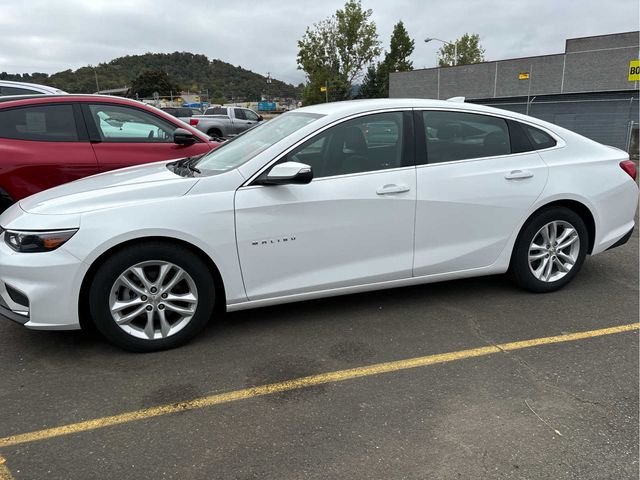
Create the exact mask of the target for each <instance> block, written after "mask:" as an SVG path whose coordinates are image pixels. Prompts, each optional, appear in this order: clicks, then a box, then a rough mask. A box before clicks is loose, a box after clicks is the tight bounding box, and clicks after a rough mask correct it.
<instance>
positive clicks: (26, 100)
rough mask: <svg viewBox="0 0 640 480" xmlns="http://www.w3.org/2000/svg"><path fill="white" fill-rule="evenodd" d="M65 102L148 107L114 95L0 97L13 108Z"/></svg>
mask: <svg viewBox="0 0 640 480" xmlns="http://www.w3.org/2000/svg"><path fill="white" fill-rule="evenodd" d="M60 100H63V101H65V102H92V101H93V102H95V101H105V100H106V101H107V102H108V103H125V104H129V105H146V104H145V103H144V102H140V101H138V100H134V99H133V98H124V97H115V96H113V95H90V94H84V93H64V94H55V95H8V96H4V97H0V103H7V102H11V103H12V106H13V103H14V102H15V103H16V105H21V104H33V103H51V102H59V101H60Z"/></svg>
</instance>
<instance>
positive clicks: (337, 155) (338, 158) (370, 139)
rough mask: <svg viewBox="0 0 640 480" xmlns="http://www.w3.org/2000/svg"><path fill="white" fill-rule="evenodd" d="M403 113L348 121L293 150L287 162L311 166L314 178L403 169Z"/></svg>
mask: <svg viewBox="0 0 640 480" xmlns="http://www.w3.org/2000/svg"><path fill="white" fill-rule="evenodd" d="M402 132H403V114H402V112H389V113H377V114H373V115H367V116H364V117H358V118H355V119H353V120H347V121H346V122H342V123H340V124H339V125H336V126H334V127H331V128H329V129H327V130H325V131H324V132H322V133H320V134H318V135H316V136H314V137H313V138H311V139H309V140H307V141H306V142H305V143H303V144H302V145H300V146H299V147H298V148H296V149H294V150H292V151H291V152H290V153H289V154H288V155H287V156H286V158H285V161H294V162H300V163H304V164H306V165H310V166H311V168H312V169H313V176H314V178H322V177H331V176H335V175H346V174H350V173H362V172H373V171H376V170H385V169H389V168H398V167H401V166H403V158H402V153H403V135H402Z"/></svg>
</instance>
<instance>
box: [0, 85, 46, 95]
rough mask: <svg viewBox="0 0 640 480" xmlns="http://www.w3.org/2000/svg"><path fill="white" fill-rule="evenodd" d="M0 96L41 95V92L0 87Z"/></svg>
mask: <svg viewBox="0 0 640 480" xmlns="http://www.w3.org/2000/svg"><path fill="white" fill-rule="evenodd" d="M0 95H42V92H38V91H36V90H31V89H29V88H18V87H0Z"/></svg>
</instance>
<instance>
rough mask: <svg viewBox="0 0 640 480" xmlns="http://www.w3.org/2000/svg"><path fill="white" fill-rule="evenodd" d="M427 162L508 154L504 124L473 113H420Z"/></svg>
mask: <svg viewBox="0 0 640 480" xmlns="http://www.w3.org/2000/svg"><path fill="white" fill-rule="evenodd" d="M422 114H423V119H424V124H425V134H426V139H427V161H428V163H440V162H452V161H455V160H467V159H471V158H482V157H493V156H496V155H507V154H509V153H511V146H510V142H509V130H508V128H507V122H506V121H505V120H503V119H501V118H497V117H490V116H488V115H478V114H475V113H462V112H445V111H424V112H423V113H422Z"/></svg>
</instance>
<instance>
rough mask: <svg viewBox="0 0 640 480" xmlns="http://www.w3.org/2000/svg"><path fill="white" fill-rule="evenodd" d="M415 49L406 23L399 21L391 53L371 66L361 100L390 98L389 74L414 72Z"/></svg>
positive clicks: (394, 33)
mask: <svg viewBox="0 0 640 480" xmlns="http://www.w3.org/2000/svg"><path fill="white" fill-rule="evenodd" d="M414 48H415V41H414V40H413V39H412V38H411V37H409V33H408V32H407V30H406V28H405V27H404V23H402V21H399V22H398V23H396V24H395V25H394V27H393V33H392V34H391V41H390V44H389V51H388V52H385V54H384V59H383V60H382V62H378V63H377V64H376V65H373V64H372V65H370V66H369V69H368V70H367V75H366V76H365V78H364V80H363V83H362V87H361V89H360V93H359V94H358V97H359V98H388V97H389V74H390V73H392V72H407V71H410V70H413V62H412V61H411V60H409V57H410V56H411V54H412V53H413V49H414Z"/></svg>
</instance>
